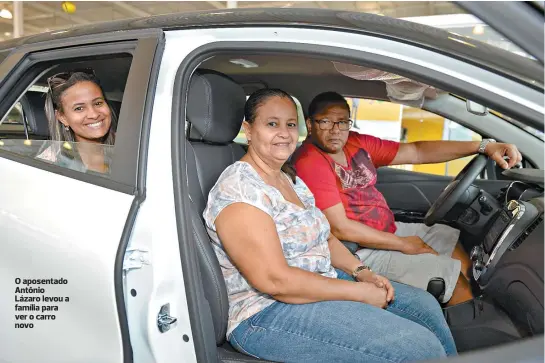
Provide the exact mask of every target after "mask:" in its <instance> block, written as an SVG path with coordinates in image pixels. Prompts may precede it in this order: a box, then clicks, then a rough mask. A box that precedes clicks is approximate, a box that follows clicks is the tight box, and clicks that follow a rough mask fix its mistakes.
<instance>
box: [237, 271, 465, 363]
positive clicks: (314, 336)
mask: <svg viewBox="0 0 545 363" xmlns="http://www.w3.org/2000/svg"><path fill="white" fill-rule="evenodd" d="M337 273H338V278H339V279H345V280H352V281H353V279H352V277H351V276H349V275H347V274H346V273H344V272H342V271H339V270H337ZM392 285H393V286H394V289H395V300H394V301H393V302H392V303H390V304H389V306H388V307H387V308H386V309H380V308H377V307H375V306H372V305H368V304H363V303H359V302H353V301H322V302H317V303H310V304H285V303H282V302H279V301H277V302H274V303H273V304H271V305H269V306H268V307H266V308H265V309H263V310H262V311H260V312H259V313H257V314H255V315H253V316H252V317H250V318H248V319H246V320H244V321H243V322H242V323H240V325H238V326H237V327H236V328H235V330H234V331H233V332H232V333H231V335H230V337H229V342H230V343H231V345H233V347H234V348H235V349H237V350H238V351H240V352H242V353H245V354H248V355H251V356H254V357H257V358H261V359H267V360H272V361H276V362H298V363H299V362H311V363H317V362H349V363H353V362H404V361H409V362H410V361H418V360H426V359H434V358H441V357H445V356H451V355H456V346H455V344H454V339H453V338H452V334H451V332H450V329H449V327H448V325H447V323H446V321H445V318H444V316H443V313H442V311H441V307H440V306H439V303H438V302H437V300H435V298H434V297H433V296H431V295H430V294H429V293H427V292H426V291H423V290H421V289H418V288H415V287H411V286H408V285H404V284H400V283H395V282H392Z"/></svg>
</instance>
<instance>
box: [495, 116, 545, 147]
mask: <svg viewBox="0 0 545 363" xmlns="http://www.w3.org/2000/svg"><path fill="white" fill-rule="evenodd" d="M490 113H491V114H493V115H496V116H498V117H499V118H501V119H503V120H505V121H507V122H509V123H511V124H513V125H515V126H517V127H518V128H520V129H523V130H524V131H526V132H527V133H529V134H532V135H534V136H535V137H537V138H538V139H540V140H541V141H544V140H545V138H544V134H543V132H541V131H539V130H537V129H535V128H533V127H532V126H528V125H525V124H523V123H522V122H520V121H517V120H515V119H513V118H511V117H509V116H506V115H503V114H501V113H499V112H497V111H494V110H490Z"/></svg>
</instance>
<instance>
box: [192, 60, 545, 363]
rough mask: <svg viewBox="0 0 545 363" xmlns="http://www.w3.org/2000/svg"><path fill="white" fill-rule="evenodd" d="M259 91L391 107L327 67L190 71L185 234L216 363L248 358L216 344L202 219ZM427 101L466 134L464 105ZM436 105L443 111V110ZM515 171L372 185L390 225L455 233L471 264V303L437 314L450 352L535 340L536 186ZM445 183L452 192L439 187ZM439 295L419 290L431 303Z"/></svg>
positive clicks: (379, 94)
mask: <svg viewBox="0 0 545 363" xmlns="http://www.w3.org/2000/svg"><path fill="white" fill-rule="evenodd" d="M233 59H234V60H235V62H233V61H232V60H233ZM241 59H242V61H241ZM253 65H258V66H253ZM263 87H271V88H281V89H283V90H285V91H287V92H288V93H290V94H291V95H293V96H294V97H296V98H297V99H298V100H299V102H300V103H301V106H302V109H303V112H304V110H305V108H306V107H307V106H308V104H309V103H310V101H311V99H312V98H313V97H314V96H315V95H317V94H319V93H321V92H324V91H328V90H334V91H337V92H339V93H341V94H343V95H345V96H347V97H359V98H367V99H376V100H385V101H388V100H389V101H391V99H389V97H388V94H387V90H386V86H385V83H384V82H381V81H374V80H371V81H368V80H365V81H362V80H356V79H353V78H350V77H346V76H345V75H343V74H341V73H339V72H338V70H337V69H336V67H335V66H334V64H333V62H331V61H329V60H324V59H318V58H307V57H300V56H286V55H278V56H274V55H271V56H269V55H267V56H258V55H244V56H243V57H241V55H240V54H236V55H235V54H230V55H219V56H215V57H211V58H209V59H207V60H206V61H204V62H203V63H201V64H200V66H199V67H198V69H196V71H195V72H194V74H193V76H192V79H191V85H190V87H189V91H188V103H187V109H186V111H187V112H186V115H187V118H186V139H187V143H186V149H187V165H186V167H187V174H188V186H189V199H190V202H191V207H192V208H191V213H192V216H191V227H192V229H193V236H194V241H193V242H194V243H195V244H196V245H197V251H198V256H199V266H200V276H201V280H202V287H203V289H204V295H205V299H206V303H207V306H208V307H209V311H210V319H211V323H212V324H213V328H214V329H213V331H214V334H215V339H216V345H217V346H218V352H219V357H220V359H222V360H225V359H230V358H233V357H235V356H237V355H238V357H239V359H244V360H245V361H252V360H254V358H252V357H244V358H243V355H241V354H239V353H237V352H235V351H234V350H233V348H232V347H230V345H229V344H228V343H226V341H225V331H226V328H227V316H228V315H227V314H228V300H227V292H226V289H225V284H224V280H223V277H222V274H221V269H220V266H219V264H218V263H217V260H216V258H215V255H214V252H213V250H212V248H211V245H210V241H209V239H208V235H207V233H206V230H205V227H204V224H203V220H202V212H203V210H204V208H205V205H206V202H207V197H208V193H209V191H210V189H211V188H212V187H213V185H214V184H215V182H216V180H217V179H218V177H219V176H220V174H221V173H222V172H223V170H224V169H225V168H226V167H227V166H229V165H230V164H232V163H234V162H235V161H237V160H239V159H240V158H241V157H242V156H243V155H244V153H245V145H244V144H243V143H241V142H240V139H237V135H238V133H239V131H240V127H241V122H242V119H243V107H244V102H245V98H246V97H247V96H249V95H250V94H251V93H252V92H253V91H255V90H257V89H259V88H263ZM426 102H428V101H426ZM426 102H424V104H423V106H422V108H429V109H430V111H433V112H435V113H441V114H444V115H445V116H446V117H449V118H450V119H453V120H456V121H457V122H461V123H464V124H466V125H468V127H471V125H472V124H471V119H472V118H474V117H476V115H475V114H473V113H471V112H469V111H468V109H467V104H466V102H465V100H464V99H462V98H460V97H458V96H456V95H453V94H449V93H447V92H443V93H442V94H441V95H440V96H438V97H436V98H435V99H433V100H430V101H429V103H430V104H431V106H430V107H428V105H427V104H426ZM441 104H444V105H445V107H444V110H443V111H442V108H441ZM481 117H484V118H485V119H486V118H490V119H491V120H492V121H491V122H495V123H497V124H498V125H499V126H498V127H500V128H501V127H503V128H505V129H510V128H511V127H513V125H512V124H510V123H508V122H506V121H502V122H500V121H499V120H497V118H498V116H496V115H494V114H491V113H488V114H487V115H486V116H481ZM301 121H303V120H300V122H301ZM464 121H465V122H464ZM481 122H482V120H481ZM500 133H501V132H500ZM515 139H516V137H515ZM235 141H236V142H235ZM511 142H515V143H516V140H515V141H511ZM523 148H524V147H520V149H521V150H522V149H523ZM522 152H523V151H522ZM523 153H524V152H523ZM523 165H524V166H525V168H524V169H517V170H513V171H512V173H511V174H510V173H504V174H501V173H500V171H499V170H495V168H496V167H495V166H494V165H491V164H490V162H489V161H488V160H487V158H486V157H484V156H481V157H477V158H475V159H473V161H472V162H470V163H469V164H468V165H467V166H466V168H464V170H462V172H461V173H460V174H459V175H458V176H457V177H456V178H455V179H454V180H453V179H452V178H450V177H446V176H438V175H428V174H422V173H415V172H410V171H405V170H398V169H392V168H380V169H379V171H378V172H379V177H378V182H377V187H378V189H379V190H380V191H381V192H382V193H383V194H384V196H385V197H386V200H387V202H388V204H389V205H390V207H391V208H392V210H393V211H394V212H395V215H396V220H400V221H406V222H430V223H435V222H437V223H445V224H448V225H451V226H453V227H455V228H458V229H460V230H461V242H462V243H463V246H464V247H465V249H466V251H467V252H468V253H470V255H471V259H472V261H473V271H472V272H473V279H472V288H473V290H474V296H476V297H475V299H474V300H472V301H469V302H466V303H463V304H459V305H455V306H452V307H448V308H446V307H445V308H444V314H445V318H446V320H447V322H448V323H449V326H450V328H451V330H452V333H453V335H454V338H455V340H456V344H457V347H458V350H459V352H467V351H471V350H475V349H480V348H486V347H491V346H496V345H500V344H503V343H507V342H510V341H514V340H518V339H522V338H525V337H529V336H533V335H539V334H542V333H543V297H542V295H543V271H542V270H543V178H542V177H541V178H539V177H537V178H533V177H530V176H529V175H530V174H532V173H531V172H529V171H532V169H531V168H532V161H531V160H525V163H524V164H523ZM487 171H488V173H489V175H494V176H495V175H496V171H497V174H498V175H501V178H496V179H492V178H491V177H489V178H488V179H486V178H481V176H484V177H486V173H487ZM534 171H535V170H534ZM540 172H541V171H540ZM542 174H543V173H542V172H541V175H542ZM532 175H534V174H532ZM534 176H535V175H534ZM477 177H479V178H480V179H477ZM449 185H452V187H449V188H446V187H447V186H449ZM445 190H450V191H451V192H447V193H445V192H444V191H445ZM434 201H435V202H434ZM522 210H523V211H524V212H522V214H520V213H521V211H522ZM511 230H512V233H509V231H511ZM344 243H345V245H346V246H347V247H348V248H349V249H351V248H353V247H354V246H353V244H352V243H350V242H348V241H344ZM440 289H441V287H440V286H439V287H437V286H436V285H435V286H430V285H429V286H428V291H429V292H430V293H432V294H434V295H435V296H436V297H437V296H438V294H440V292H439V293H438V292H437V291H440Z"/></svg>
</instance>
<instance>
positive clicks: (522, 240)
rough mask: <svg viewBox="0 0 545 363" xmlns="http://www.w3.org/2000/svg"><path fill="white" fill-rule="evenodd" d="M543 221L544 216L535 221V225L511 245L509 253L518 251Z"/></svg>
mask: <svg viewBox="0 0 545 363" xmlns="http://www.w3.org/2000/svg"><path fill="white" fill-rule="evenodd" d="M542 221H543V215H541V216H539V217H538V218H537V219H536V220H535V221H534V223H532V224H531V225H530V226H529V227H528V228H527V229H526V231H524V233H523V234H521V235H520V237H519V238H518V239H517V240H516V241H515V242H514V243H513V244H512V245H511V247H509V251H514V250H515V249H517V247H518V246H520V245H521V244H522V242H524V240H525V239H526V237H528V236H529V235H530V233H532V231H533V230H534V229H536V227H537V226H538V225H539V224H540V223H541V222H542Z"/></svg>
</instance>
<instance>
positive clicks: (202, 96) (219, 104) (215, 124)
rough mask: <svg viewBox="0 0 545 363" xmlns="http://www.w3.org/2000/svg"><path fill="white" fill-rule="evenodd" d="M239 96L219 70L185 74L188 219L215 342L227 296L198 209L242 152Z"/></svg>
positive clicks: (223, 327) (220, 338)
mask: <svg viewBox="0 0 545 363" xmlns="http://www.w3.org/2000/svg"><path fill="white" fill-rule="evenodd" d="M245 101H246V95H245V93H244V91H243V89H242V87H240V86H239V85H238V84H236V83H235V82H234V81H232V80H230V79H229V78H227V77H226V76H224V75H221V74H218V73H216V72H211V71H197V72H195V74H194V75H193V77H192V79H191V84H190V88H189V94H188V100H187V121H188V139H189V142H188V143H187V149H186V150H187V178H188V186H189V197H190V201H191V204H192V208H191V213H192V215H191V223H192V229H193V238H194V240H195V243H196V244H197V252H198V255H199V266H200V271H201V278H202V284H203V289H204V293H205V297H206V300H207V302H208V305H209V307H210V311H211V315H212V320H213V324H214V332H215V336H216V344H217V345H221V344H222V343H223V342H224V341H225V333H226V331H227V320H228V313H229V301H228V299H227V289H226V287H225V281H224V279H223V275H222V272H221V269H220V266H219V263H218V260H217V258H216V255H215V253H214V250H213V248H212V245H211V243H210V239H209V237H208V233H207V232H206V228H205V226H204V222H203V217H202V214H203V211H204V209H205V207H206V203H207V201H208V193H209V192H210V190H211V189H212V187H213V186H214V184H215V183H216V181H217V180H218V178H219V176H220V175H221V173H222V172H223V171H224V170H225V168H227V167H228V166H229V165H231V164H233V163H234V162H236V161H238V160H239V159H240V158H241V157H242V156H243V155H244V150H243V148H242V146H240V145H238V144H235V143H233V142H232V140H233V139H235V137H236V135H237V133H238V132H239V130H240V127H241V125H242V120H243V118H244V103H245Z"/></svg>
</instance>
